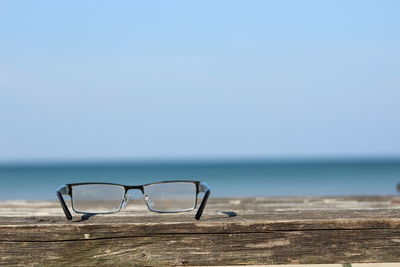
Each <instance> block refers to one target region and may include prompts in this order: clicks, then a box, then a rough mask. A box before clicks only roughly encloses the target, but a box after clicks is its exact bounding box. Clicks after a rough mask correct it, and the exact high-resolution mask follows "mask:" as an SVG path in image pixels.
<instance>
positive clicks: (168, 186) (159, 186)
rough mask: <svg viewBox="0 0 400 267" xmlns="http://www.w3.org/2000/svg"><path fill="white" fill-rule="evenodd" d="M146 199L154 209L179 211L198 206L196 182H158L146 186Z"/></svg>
mask: <svg viewBox="0 0 400 267" xmlns="http://www.w3.org/2000/svg"><path fill="white" fill-rule="evenodd" d="M143 198H144V200H145V201H146V203H147V205H148V207H149V208H150V209H151V210H153V211H159V212H178V211H187V210H192V209H194V208H195V206H196V184H195V183H189V182H173V183H156V184H150V185H146V186H144V197H143Z"/></svg>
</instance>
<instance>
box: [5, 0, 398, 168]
mask: <svg viewBox="0 0 400 267" xmlns="http://www.w3.org/2000/svg"><path fill="white" fill-rule="evenodd" d="M399 102H400V1H365V0H362V1H348V0H345V1H336V0H335V1H232V0H229V1H63V2H61V1H40V0H39V1H14V0H9V1H6V0H0V123H1V124H0V161H3V162H4V161H20V160H64V159H68V160H82V159H83V160H96V159H105V160H107V159H152V158H157V159H181V158H183V159H195V158H276V157H296V158H297V157H299V158H304V157H320V156H321V157H341V156H346V157H351V156H366V157H379V156H400V123H399V117H400V104H399Z"/></svg>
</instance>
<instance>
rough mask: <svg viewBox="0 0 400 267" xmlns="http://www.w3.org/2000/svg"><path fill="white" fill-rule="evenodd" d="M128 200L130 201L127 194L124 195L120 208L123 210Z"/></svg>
mask: <svg viewBox="0 0 400 267" xmlns="http://www.w3.org/2000/svg"><path fill="white" fill-rule="evenodd" d="M130 199H131V196H130V195H129V194H126V195H125V196H124V200H123V201H122V208H124V207H125V206H126V204H128V202H129V200H130Z"/></svg>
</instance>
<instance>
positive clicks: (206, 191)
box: [195, 182, 211, 220]
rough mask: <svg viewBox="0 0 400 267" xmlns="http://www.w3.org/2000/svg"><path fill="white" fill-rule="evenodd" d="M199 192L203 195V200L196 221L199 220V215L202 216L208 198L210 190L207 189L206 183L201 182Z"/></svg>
mask: <svg viewBox="0 0 400 267" xmlns="http://www.w3.org/2000/svg"><path fill="white" fill-rule="evenodd" d="M199 192H202V193H205V195H204V197H203V200H202V201H201V204H200V207H199V209H198V210H197V213H196V216H195V218H196V220H200V218H201V215H202V214H203V211H204V208H205V207H206V204H207V200H208V197H209V196H210V193H211V190H210V189H209V188H208V186H207V184H206V183H203V182H201V183H200V186H199Z"/></svg>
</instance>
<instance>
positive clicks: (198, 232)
mask: <svg viewBox="0 0 400 267" xmlns="http://www.w3.org/2000/svg"><path fill="white" fill-rule="evenodd" d="M193 217H194V213H193V212H192V213H181V214H158V213H152V212H149V211H147V208H146V207H145V206H144V205H143V204H142V203H141V202H139V201H133V202H131V203H129V204H128V205H127V206H126V208H125V209H124V210H123V211H121V212H119V213H117V214H113V215H101V216H92V217H90V216H85V215H83V216H82V215H78V214H74V219H73V221H67V220H66V219H65V217H64V214H63V212H62V210H61V207H60V206H59V204H58V202H44V201H36V202H26V201H25V202H24V201H20V202H18V201H10V202H0V266H8V265H21V266H77V265H79V266H86V265H88V266H93V265H109V266H137V265H142V266H176V265H236V264H306V263H341V264H350V263H364V262H370V263H372V262H400V198H399V197H390V196H388V197H373V196H369V197H332V198H315V197H312V198H308V197H307V198H251V199H239V198H237V199H236V198H232V199H216V198H214V199H213V198H211V199H210V200H209V203H208V205H207V207H206V210H205V213H204V215H203V218H202V219H201V220H200V221H196V220H195V219H194V218H193Z"/></svg>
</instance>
